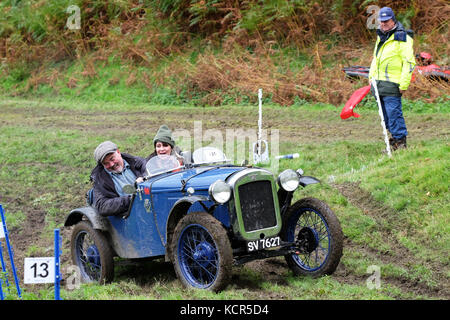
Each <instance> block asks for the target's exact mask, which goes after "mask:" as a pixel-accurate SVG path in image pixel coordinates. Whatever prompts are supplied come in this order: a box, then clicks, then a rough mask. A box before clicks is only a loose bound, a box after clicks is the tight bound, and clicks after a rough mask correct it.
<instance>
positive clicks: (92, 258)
mask: <svg viewBox="0 0 450 320" xmlns="http://www.w3.org/2000/svg"><path fill="white" fill-rule="evenodd" d="M71 253H72V261H73V263H74V264H75V265H76V266H78V268H79V270H80V276H81V280H82V281H83V282H98V283H106V282H111V281H112V280H113V278H114V260H113V254H112V250H111V248H110V246H109V244H108V242H107V241H106V238H105V236H104V235H103V234H102V233H101V232H100V231H98V230H95V229H94V228H92V226H91V224H90V223H89V222H87V221H81V222H79V223H78V224H77V225H76V226H75V227H74V229H73V231H72V239H71Z"/></svg>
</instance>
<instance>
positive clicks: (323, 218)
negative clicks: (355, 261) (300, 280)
mask: <svg viewBox="0 0 450 320" xmlns="http://www.w3.org/2000/svg"><path fill="white" fill-rule="evenodd" d="M282 237H283V240H285V241H288V242H295V247H294V248H293V249H294V250H295V253H292V254H288V255H286V256H285V259H286V262H287V264H288V265H289V267H290V268H291V270H292V271H293V272H294V273H295V274H297V275H309V276H312V277H320V276H322V275H325V274H332V273H333V272H334V271H335V270H336V268H337V266H338V264H339V261H340V259H341V256H342V246H343V233H342V229H341V226H340V223H339V220H338V219H337V217H336V216H335V214H334V213H333V211H332V210H331V209H330V208H329V207H328V205H327V204H326V203H325V202H323V201H320V200H318V199H314V198H305V199H301V200H299V201H297V202H296V203H295V204H294V205H292V206H291V207H290V208H289V210H288V211H287V212H286V214H285V215H284V217H283V229H282Z"/></svg>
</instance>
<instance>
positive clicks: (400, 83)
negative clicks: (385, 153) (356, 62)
mask: <svg viewBox="0 0 450 320" xmlns="http://www.w3.org/2000/svg"><path fill="white" fill-rule="evenodd" d="M378 21H379V22H380V27H379V28H378V29H377V42H376V44H375V48H374V52H373V59H372V64H371V66H370V71H369V79H372V78H375V80H376V83H377V87H378V93H379V96H380V101H381V107H382V110H383V115H384V120H385V123H386V128H387V130H388V131H389V132H390V133H391V136H392V137H391V138H390V139H389V142H390V145H391V147H392V149H393V150H396V149H399V148H406V136H407V135H408V131H407V130H406V123H405V119H404V117H403V112H402V93H403V92H405V91H406V90H407V89H408V86H409V83H410V81H411V76H412V74H413V71H414V66H415V64H416V63H415V57H414V50H413V38H412V34H409V33H410V31H408V32H407V31H406V29H405V28H404V27H403V25H402V24H401V23H400V22H398V21H397V20H396V19H395V15H394V12H393V11H392V9H391V8H389V7H384V8H381V9H380V12H379V15H378Z"/></svg>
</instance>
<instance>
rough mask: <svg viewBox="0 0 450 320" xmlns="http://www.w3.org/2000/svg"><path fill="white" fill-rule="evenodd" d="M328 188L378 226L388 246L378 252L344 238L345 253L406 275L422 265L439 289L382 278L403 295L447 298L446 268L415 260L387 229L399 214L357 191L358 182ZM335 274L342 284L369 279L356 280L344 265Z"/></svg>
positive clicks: (441, 265) (406, 279)
mask: <svg viewBox="0 0 450 320" xmlns="http://www.w3.org/2000/svg"><path fill="white" fill-rule="evenodd" d="M331 186H332V187H333V188H335V189H337V190H338V191H339V192H340V193H341V194H342V195H343V196H344V197H345V198H346V199H347V200H348V201H349V202H350V203H351V204H352V205H353V206H355V207H357V208H359V209H360V210H362V211H363V212H364V213H365V214H367V215H369V216H371V217H372V218H373V219H374V220H375V221H376V222H377V223H378V229H377V230H378V231H380V232H381V233H382V235H383V239H384V241H385V243H387V244H388V245H389V250H388V251H381V250H378V249H375V248H371V247H369V246H366V245H361V244H357V243H354V242H352V241H351V240H350V239H348V238H345V243H344V248H346V250H356V251H358V252H360V253H362V254H363V255H364V256H366V257H369V258H373V259H374V260H376V261H381V262H382V263H384V264H390V265H396V266H399V267H401V268H403V269H405V270H407V271H408V272H409V271H411V267H413V265H417V264H421V265H424V266H426V267H427V268H429V269H431V270H432V272H433V275H432V278H433V280H434V281H436V282H437V283H438V286H436V287H431V286H429V285H427V284H426V283H423V282H419V281H418V280H415V279H414V280H412V279H409V278H406V277H401V276H400V277H392V276H390V277H384V278H383V280H384V281H385V282H387V283H391V284H393V285H394V286H396V287H399V288H400V289H402V290H403V291H405V292H413V293H415V294H420V295H425V296H428V297H432V298H439V299H447V300H448V299H450V290H449V284H448V281H447V277H446V275H445V272H446V270H448V266H447V265H446V264H442V263H439V262H431V263H430V262H428V261H425V260H423V259H420V258H418V257H416V256H415V255H414V253H413V252H412V251H411V250H410V249H408V248H407V247H405V246H404V245H402V244H401V243H400V242H399V241H398V240H397V238H396V237H395V235H393V234H392V233H391V230H390V228H388V227H387V226H386V225H394V224H398V223H399V220H398V215H396V212H395V210H394V209H393V208H390V207H387V206H385V205H383V204H381V203H379V202H378V201H377V200H375V199H374V198H373V197H372V195H371V194H370V193H369V192H367V191H365V190H363V189H362V188H360V186H359V183H343V184H331ZM400 223H401V221H400ZM341 264H342V263H341ZM338 271H339V269H338ZM337 273H338V274H337V276H338V277H339V276H340V277H342V278H343V281H345V282H347V281H348V280H349V279H351V278H356V279H358V278H360V280H358V281H359V282H360V283H361V281H365V279H367V277H368V275H366V278H365V279H363V278H364V277H362V278H361V277H358V276H357V275H355V274H352V273H351V271H349V270H348V269H347V268H346V267H345V266H343V269H341V270H340V271H339V272H337Z"/></svg>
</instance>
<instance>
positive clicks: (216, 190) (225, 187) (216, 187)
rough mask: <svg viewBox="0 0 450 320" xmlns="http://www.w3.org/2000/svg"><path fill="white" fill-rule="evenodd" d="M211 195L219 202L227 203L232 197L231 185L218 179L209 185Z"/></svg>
mask: <svg viewBox="0 0 450 320" xmlns="http://www.w3.org/2000/svg"><path fill="white" fill-rule="evenodd" d="M208 192H209V195H210V196H211V197H212V198H213V199H214V201H216V202H218V203H225V202H227V201H228V200H230V198H231V187H230V185H229V184H228V183H226V182H225V181H222V180H217V181H216V182H214V183H213V184H212V185H210V186H209V191H208Z"/></svg>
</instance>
